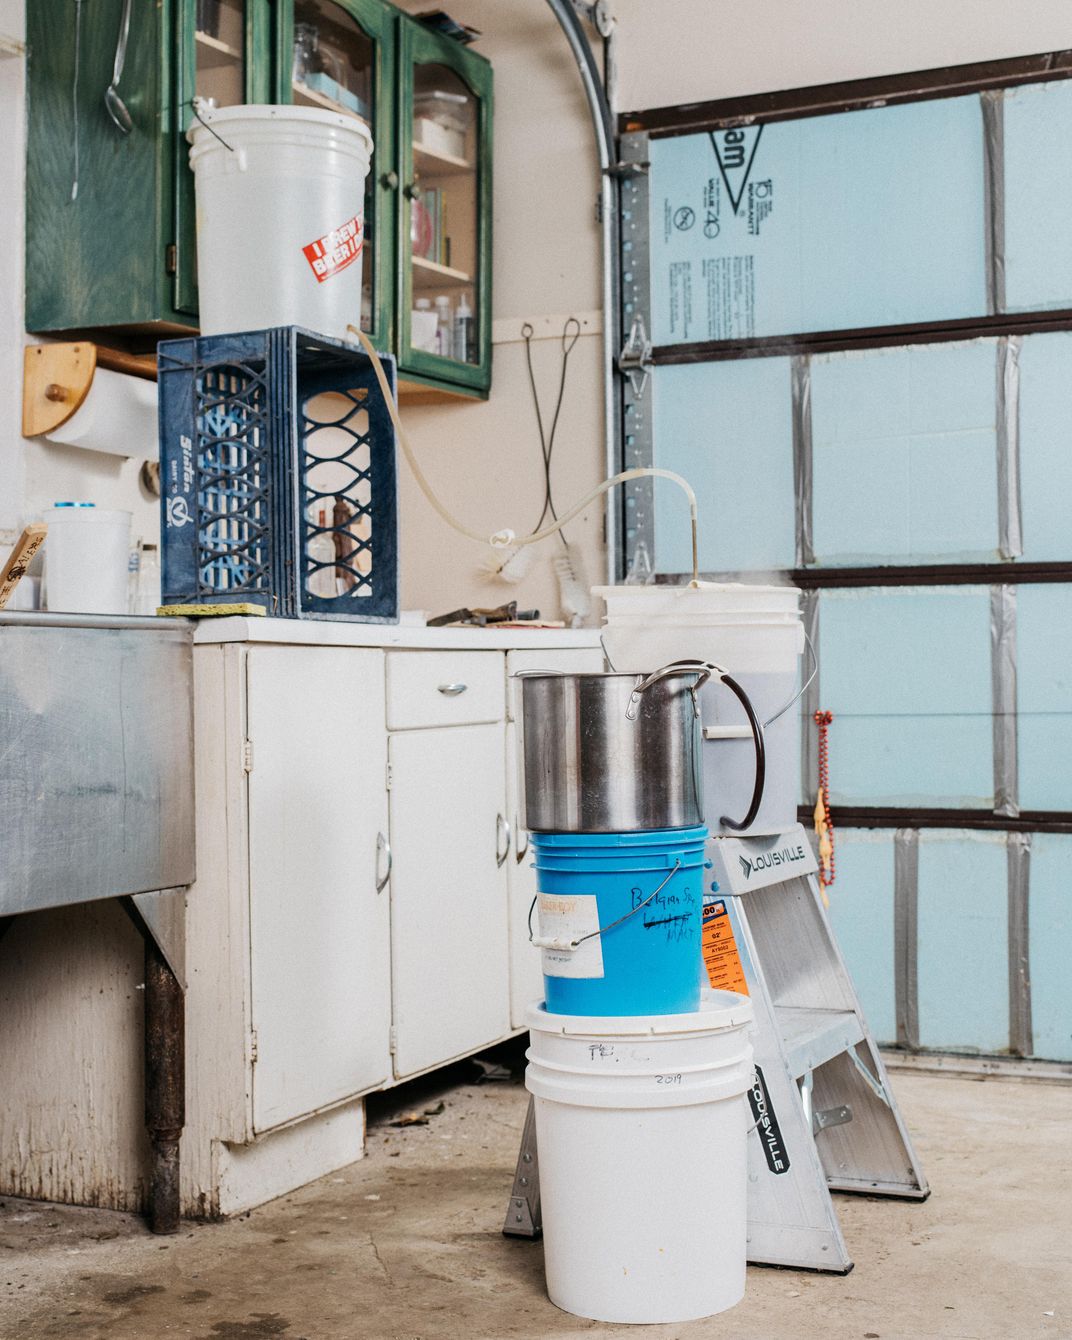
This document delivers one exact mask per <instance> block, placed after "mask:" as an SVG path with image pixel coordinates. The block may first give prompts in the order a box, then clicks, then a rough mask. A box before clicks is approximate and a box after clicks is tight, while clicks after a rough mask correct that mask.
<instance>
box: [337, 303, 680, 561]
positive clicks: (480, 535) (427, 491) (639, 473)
mask: <svg viewBox="0 0 1072 1340" xmlns="http://www.w3.org/2000/svg"><path fill="white" fill-rule="evenodd" d="M347 330H349V331H352V332H353V333H354V334H355V335H356V336H357V338H358V339H359V340H360V341H361V343H362V345H363V346H364V348H365V352H366V353H367V354H368V356H369V358H371V359H372V368H373V371H374V372H375V373H376V380H377V381H378V382H379V384H380V390H381V391H382V392H383V398H384V400H385V401H386V402H387V410H388V413H389V414H390V416H391V422H392V423H393V424H394V426H395V432H396V433H397V434H398V440H399V442H400V443H401V446H402V454H403V455H404V456H405V458H406V463H407V464H408V465H409V468H410V469H411V470H412V471H413V477H414V479H416V481H417V483H418V485H419V486H420V489H421V492H422V493H423V494H424V496H425V497H426V498H427V499H428V501H429V502H430V503H431V505H432V507H433V508H434V509H435V511H436V512H437V513H438V515H439V516H440V517H441V518H442V519H443V520H444V521H445V522H446V523H447V525H448V526H450V527H451V529H452V530H456V531H457V532H458V533H459V534H460V535H464V536H466V538H467V539H470V540H475V541H476V542H477V543H478V544H487V543H488V540H489V538H490V541H491V543H492V544H493V545H497V546H504V547H505V546H507V545H513V546H516V547H518V548H520V547H521V546H522V545H526V544H538V543H539V541H540V540H546V539H547V538H548V537H549V536H551V535H555V534H557V532H558V531H560V530H561V529H562V527H563V526H565V525H566V524H567V523H568V522H570V521H572V520H573V518H574V517H575V516H577V515H578V514H579V513H580V512H583V511H584V509H585V508H586V507H587V506H588V505H589V503H591V502H593V501H594V500H595V499H596V498H598V497H599V495H600V494H601V493H606V492H607V490H608V489H612V488H614V487H616V486H617V485H618V484H625V483H627V482H628V481H629V480H630V479H669V480H670V482H671V483H672V484H676V485H677V486H678V488H680V489H682V490H683V491H684V493H685V495H686V497H687V498H688V500H689V523H690V525H691V527H692V583H693V585H694V586H695V585H698V584H699V523H698V518H697V506H696V494H695V493H694V492H693V489H692V485H691V484H690V483H689V482H688V480H687V479H684V478H683V477H682V476H681V475H678V474H675V473H674V471H673V470H662V469H660V468H659V467H658V466H637V467H636V468H635V469H632V470H623V471H621V473H620V474H617V475H612V476H611V477H610V479H605V480H604V481H603V482H602V484H598V485H597V486H596V487H595V488H594V489H593V490H592V491H591V493H588V494H586V495H585V496H584V497H583V498H582V499H581V501H580V502H579V503H577V504H576V506H574V507H571V508H570V510H569V511H568V512H566V513H565V514H564V515H563V516H560V517H559V518H558V519H557V520H556V521H554V522H552V524H551V525H549V526H545V527H544V528H543V530H537V531H534V532H533V533H532V534H531V535H514V533H513V531H510V530H505V529H504V530H500V531H496V532H495V534H494V535H492V536H490V537H489V536H488V535H487V534H486V533H485V532H483V531H476V530H471V529H470V528H469V527H468V526H466V525H463V524H462V522H460V521H458V520H457V519H456V518H455V517H453V516H452V515H451V513H450V512H449V511H448V510H447V509H446V507H444V506H443V504H442V503H441V502H440V501H439V499H438V498H437V497H436V494H435V491H434V490H433V488H432V486H431V484H429V483H428V480H427V479H425V477H424V473H423V471H422V470H421V467H420V465H419V464H418V462H417V457H416V454H415V453H414V450H413V447H412V446H411V445H410V441H409V438H408V437H407V436H406V430H405V429H404V428H403V427H402V420H401V418H400V417H399V414H398V406H397V404H396V403H395V398H394V396H393V395H392V394H391V384H390V382H389V381H388V380H387V374H386V372H384V370H383V364H382V363H381V362H380V356H379V354H377V352H376V350H375V349H374V348H373V347H372V341H371V340H370V339H369V337H368V336H367V335H366V334H365V332H364V331H363V330H360V329H358V327H357V326H353V325H349V326H347Z"/></svg>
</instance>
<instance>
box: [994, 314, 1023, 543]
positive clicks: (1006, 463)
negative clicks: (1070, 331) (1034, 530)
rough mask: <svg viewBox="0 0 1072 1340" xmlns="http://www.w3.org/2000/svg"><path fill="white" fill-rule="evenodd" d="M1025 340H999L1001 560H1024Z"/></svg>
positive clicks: (998, 432) (1008, 337)
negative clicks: (1022, 426) (1022, 354)
mask: <svg viewBox="0 0 1072 1340" xmlns="http://www.w3.org/2000/svg"><path fill="white" fill-rule="evenodd" d="M1022 345H1023V337H1022V336H1020V335H1003V336H1002V337H1001V339H1000V340H998V363H997V383H998V385H997V390H998V397H997V401H998V403H997V448H998V552H999V553H1000V554H1001V557H1002V558H1021V557H1022V556H1023V552H1024V536H1023V514H1022V508H1021V504H1020V349H1021V346H1022Z"/></svg>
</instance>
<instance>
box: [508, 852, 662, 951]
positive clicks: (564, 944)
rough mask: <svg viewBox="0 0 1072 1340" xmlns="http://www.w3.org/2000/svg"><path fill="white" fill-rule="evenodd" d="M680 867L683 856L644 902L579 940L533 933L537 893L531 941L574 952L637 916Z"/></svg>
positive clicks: (540, 945)
mask: <svg viewBox="0 0 1072 1340" xmlns="http://www.w3.org/2000/svg"><path fill="white" fill-rule="evenodd" d="M680 869H681V858H680V857H678V859H677V860H676V861H675V862H674V868H673V870H671V871H670V873H669V874H668V875H667V877H666V878H665V879H664V880H663V882H662V883H661V884H660V885H659V887H658V888H657V889H655V891H654V892H653V893H649V894H648V896H647V897H646V898H645V899H644V901H643V902H642V903H637V905H636V907H632V908H630V909H629V911H628V912H626V913H625V915H624V916H620V917H619V918H618V919H617V921H612V922H611V923H610V925H609V926H600V928H599V930H598V931H589V932H588V934H587V935H582V936H581V937H580V939H577V940H556V939H555V938H554V937H552V936H547V937H545V936H539V935H537V936H534V935H533V933H532V911H533V908H534V907H535V906H536V898H539V896H540V895H539V893H537V894H536V898H533V900H532V902H531V903H530V904H529V943H530V944H534V945H535V946H536V948H537V949H559V950H563V949H567V950H569V951H570V952H571V953H572V951H573V950H574V949H576V948H577V947H578V945H583V944H584V942H585V940H591V938H592V937H593V936H594V935H606V933H607V931H612V930H613V929H614V928H615V926H620V925H621V924H622V922H623V921H628V920H629V918H630V917H633V916H636V914H637V913H638V912H639V911H641V909H643V908H645V907H647V905H648V904H649V903H650V902H651V900H652V899H653V898H654V897H655V894H657V893H662V891H663V889H665V888H666V886H667V885H668V884H669V883H670V881H671V880H672V879H673V878H674V876H675V875H676V874H677V872H678V871H679V870H680Z"/></svg>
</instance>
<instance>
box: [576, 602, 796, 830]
mask: <svg viewBox="0 0 1072 1340" xmlns="http://www.w3.org/2000/svg"><path fill="white" fill-rule="evenodd" d="M594 594H595V595H598V596H600V597H601V598H602V599H603V600H604V601H605V602H606V606H607V614H606V620H605V626H604V628H603V646H604V649H605V651H606V653H607V657H608V659H609V661H610V663H611V665H613V667H614V669H615V670H618V671H619V672H621V673H629V674H631V673H637V674H642V673H645V674H646V673H648V671H649V669H650V667H651V666H653V665H666V664H668V663H669V662H671V661H677V660H682V659H694V660H702V661H714V662H715V663H716V664H717V665H721V666H723V667H724V668H725V669H726V670H728V671H729V673H730V674H731V675H732V676H733V678H734V679H736V680H737V681H738V683H740V684H741V686H742V687H743V688H744V690H745V692H746V693H747V694H748V696H749V698H750V699H751V700H752V705H753V706H754V707H755V709H756V713H757V715H758V716H759V719H760V721H762V722H766V721H768V720H770V718H772V717H773V716H774V715H775V714H776V713H778V712H779V711H781V709H782V708H783V707H785V705H786V704H787V703H788V702H790V701H791V700H792V698H793V696H794V694H795V693H796V691H797V688H798V684H799V679H798V676H799V668H800V658H801V653H802V652H803V651H804V646H805V643H804V625H803V622H802V620H801V617H800V610H799V602H800V592H799V591H798V590H797V589H796V587H794V586H750V585H748V584H747V583H744V582H701V583H700V584H699V586H697V587H691V586H598V587H596V588H595V590H594ZM701 700H702V703H703V717H704V740H705V745H704V750H703V769H704V808H705V812H706V818H707V822H708V826H709V827H710V829H711V831H712V833H714V834H717V833H719V832H720V831H722V828H721V825H720V823H719V819H720V817H721V816H722V815H724V814H728V815H738V817H739V811H740V808H741V796H742V795H744V796H747V795H749V794H750V792H751V786H752V779H753V778H754V776H755V751H754V749H753V745H752V732H751V730H750V729H749V726H748V723H747V721H746V720H745V716H744V712H743V711H742V709H741V706H740V704H739V703H738V701H737V699H736V698H735V697H734V696H733V695H732V694H731V693H728V692H726V690H725V689H722V688H720V687H719V686H718V685H717V684H713V685H709V686H708V687H706V688H705V689H703V690H702V693H701ZM764 735H765V740H766V748H767V776H766V785H765V786H764V790H763V801H762V804H761V805H760V807H759V811H758V813H757V814H756V817H755V820H754V822H753V823H752V825H751V826H750V827H749V828H748V829H747V830H746V831H747V833H748V834H750V835H753V836H758V835H760V834H765V833H781V832H784V831H785V829H786V828H789V827H791V826H792V825H793V824H795V823H796V821H797V797H798V795H799V791H800V710H799V707H797V706H793V707H791V708H790V709H789V710H788V711H787V712H784V713H783V714H782V715H781V716H780V717H778V719H777V720H776V721H773V722H772V723H771V725H770V726H769V727H767V729H766V730H765V732H764Z"/></svg>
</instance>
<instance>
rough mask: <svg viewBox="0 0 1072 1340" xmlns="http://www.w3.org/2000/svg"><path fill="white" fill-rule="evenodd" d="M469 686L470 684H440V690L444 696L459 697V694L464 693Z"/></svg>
mask: <svg viewBox="0 0 1072 1340" xmlns="http://www.w3.org/2000/svg"><path fill="white" fill-rule="evenodd" d="M468 687H469V685H468V684H440V686H439V692H440V693H441V694H442V695H443V697H444V698H457V696H458V694H459V693H464V692H465V690H466V689H467V688H468Z"/></svg>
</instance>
